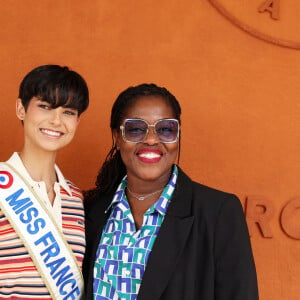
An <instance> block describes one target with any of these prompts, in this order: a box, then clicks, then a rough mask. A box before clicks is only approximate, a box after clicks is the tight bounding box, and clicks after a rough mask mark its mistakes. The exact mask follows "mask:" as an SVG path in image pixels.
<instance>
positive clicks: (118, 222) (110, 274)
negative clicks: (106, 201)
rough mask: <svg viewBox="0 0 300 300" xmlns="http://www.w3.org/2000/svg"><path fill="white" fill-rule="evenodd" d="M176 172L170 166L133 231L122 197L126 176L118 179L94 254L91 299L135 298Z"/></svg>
mask: <svg viewBox="0 0 300 300" xmlns="http://www.w3.org/2000/svg"><path fill="white" fill-rule="evenodd" d="M177 173H178V171H177V167H176V166H175V165H174V168H173V172H172V175H171V177H170V180H169V183H168V184H167V185H166V187H165V188H164V190H163V192H162V194H161V196H160V197H159V199H158V200H157V202H156V203H154V204H153V205H152V206H151V207H150V208H149V209H148V210H147V211H146V212H145V214H144V219H143V225H142V226H141V228H140V229H139V230H137V231H136V227H135V223H134V219H133V216H132V213H131V210H130V206H129V203H128V200H127V197H126V194H125V188H126V185H127V177H126V176H125V177H124V179H123V180H122V182H121V184H120V185H119V187H118V189H117V191H116V193H115V196H114V198H113V200H112V203H111V205H110V207H109V209H108V210H110V208H111V213H110V216H109V218H108V220H107V223H106V226H105V227H104V229H103V232H102V237H101V241H100V244H99V247H98V251H97V254H96V262H95V265H94V299H96V300H111V299H113V300H119V299H122V300H123V299H124V300H135V299H137V295H138V292H139V288H140V285H141V282H142V278H143V274H144V272H145V268H146V265H147V261H148V258H149V255H150V253H151V250H152V248H153V245H154V242H155V239H156V237H157V235H158V232H159V229H160V227H161V224H162V222H163V220H164V216H165V214H166V212H167V209H168V205H169V203H170V200H171V197H172V194H173V192H174V189H175V185H176V180H177Z"/></svg>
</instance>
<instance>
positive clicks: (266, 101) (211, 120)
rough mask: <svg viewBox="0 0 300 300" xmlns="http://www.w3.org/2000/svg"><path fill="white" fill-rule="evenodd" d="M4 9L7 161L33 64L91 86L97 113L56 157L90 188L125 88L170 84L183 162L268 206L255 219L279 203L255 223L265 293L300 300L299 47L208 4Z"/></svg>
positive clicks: (209, 180) (12, 5) (53, 4)
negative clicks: (251, 29) (297, 201)
mask: <svg viewBox="0 0 300 300" xmlns="http://www.w3.org/2000/svg"><path fill="white" fill-rule="evenodd" d="M0 13H1V18H0V23H1V26H0V40H1V46H0V59H1V71H0V78H1V82H2V88H1V91H0V99H1V109H0V117H1V123H0V124H1V125H0V134H1V141H2V142H1V146H0V160H6V159H7V158H8V157H9V156H10V154H11V152H12V151H15V150H20V149H21V146H22V127H21V125H20V122H19V121H18V120H17V119H16V117H15V99H16V97H17V93H18V85H19V82H20V80H21V79H22V77H23V75H24V74H25V73H26V72H28V71H29V70H30V69H32V68H33V67H35V66H37V65H41V64H46V63H57V64H62V65H68V66H70V67H72V68H73V69H74V70H76V71H78V72H79V73H81V74H82V75H83V76H84V77H85V78H86V80H87V82H88V84H89V87H90V95H91V105H90V108H89V110H88V111H87V112H86V113H85V115H84V116H83V118H82V121H81V124H80V128H79V130H78V134H77V136H76V138H75V140H74V142H73V143H72V144H71V145H70V146H68V147H67V148H66V149H64V150H63V151H62V152H61V153H60V154H59V157H58V160H59V164H60V166H61V168H62V169H63V170H64V173H65V174H66V175H67V177H69V178H70V179H71V180H73V181H74V182H76V183H77V184H78V185H79V186H80V187H81V188H84V189H86V188H89V187H91V186H92V185H93V182H94V179H95V175H96V172H97V170H98V168H99V166H100V164H101V163H102V162H103V159H104V156H105V154H106V153H107V151H108V150H109V147H110V145H111V142H110V132H109V127H108V122H109V111H110V108H111V105H112V102H113V100H114V99H115V97H116V96H117V94H118V93H119V92H120V91H121V90H123V89H124V88H126V87H127V86H129V85H134V84H137V83H142V82H155V83H157V84H159V85H163V86H166V87H167V88H169V89H170V91H172V92H173V93H174V94H175V95H176V96H177V97H178V99H179V100H180V102H181V104H182V108H183V137H182V153H181V162H180V164H181V166H182V167H183V168H184V169H185V170H186V171H187V172H188V173H189V174H190V176H191V177H192V178H193V179H195V180H197V181H199V182H202V183H204V184H207V185H210V186H213V187H216V188H219V189H222V190H226V191H230V192H233V193H236V194H237V195H238V196H239V197H240V199H241V202H242V203H243V204H245V201H246V198H247V197H249V199H250V200H251V199H252V200H253V196H258V197H259V199H260V200H259V202H260V204H262V205H264V203H266V201H267V200H264V198H266V199H268V201H269V204H268V205H267V207H265V208H261V207H260V209H259V207H258V208H257V209H256V211H255V212H254V214H256V215H260V214H264V213H265V212H266V211H265V209H267V211H268V212H269V211H270V212H271V209H272V210H273V215H271V216H270V219H269V220H268V221H267V223H266V224H265V225H264V226H265V228H264V229H266V228H267V229H269V234H270V232H271V235H272V237H271V238H265V237H263V236H262V234H261V232H260V231H259V228H258V227H257V226H256V225H255V227H254V228H253V231H252V238H251V241H252V245H253V251H254V255H255V259H256V264H257V271H258V279H259V286H260V295H261V299H263V300H269V299H272V300H282V299H286V300H296V299H299V295H300V285H299V278H300V240H299V239H296V238H291V237H289V236H288V235H287V234H286V233H285V232H284V231H283V229H282V228H281V223H280V216H281V211H282V210H283V207H284V206H285V205H286V204H287V203H288V201H290V200H291V199H293V198H295V197H300V184H299V171H300V159H299V153H300V138H299V136H300V101H299V96H300V83H299V75H300V52H299V50H294V49H290V48H284V47H279V46H276V45H273V44H271V43H267V42H265V41H262V40H260V39H257V38H255V37H253V36H251V35H249V34H248V33H246V32H244V31H243V30H241V29H239V28H238V27H236V26H234V25H233V24H232V23H230V22H229V21H228V20H227V19H226V18H224V17H223V16H222V15H221V14H220V13H218V12H217V10H216V9H215V8H214V7H213V6H212V5H211V4H210V3H209V2H208V1H206V0H189V1H187V0H176V1H173V0H162V1H150V0H142V1H137V0H135V1H134V0H127V1H125V0H114V1H107V0H101V1H100V0H99V1H96V0H91V1H80V0H68V1H67V0H66V1H53V0H43V1H38V0H24V1H11V0H7V1H2V2H1V8H0ZM295 30H296V26H295ZM252 200H251V201H252ZM251 203H252V202H251ZM299 217H300V215H299V209H298V210H294V211H293V213H292V214H291V215H290V219H289V220H290V226H292V229H293V230H294V231H293V232H296V231H297V230H298V233H299V230H300V229H299V226H300V223H299V220H300V218H299ZM249 221H251V220H250V219H249ZM251 224H252V223H251ZM283 225H286V224H283Z"/></svg>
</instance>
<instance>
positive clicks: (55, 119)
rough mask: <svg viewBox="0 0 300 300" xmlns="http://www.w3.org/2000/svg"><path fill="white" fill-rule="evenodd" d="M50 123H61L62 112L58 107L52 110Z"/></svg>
mask: <svg viewBox="0 0 300 300" xmlns="http://www.w3.org/2000/svg"><path fill="white" fill-rule="evenodd" d="M50 123H51V124H53V125H59V124H60V123H61V113H60V111H59V109H58V108H55V109H52V110H51V116H50Z"/></svg>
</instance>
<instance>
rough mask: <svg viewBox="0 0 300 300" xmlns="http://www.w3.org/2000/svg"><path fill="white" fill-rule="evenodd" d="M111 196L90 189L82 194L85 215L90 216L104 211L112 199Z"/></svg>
mask: <svg viewBox="0 0 300 300" xmlns="http://www.w3.org/2000/svg"><path fill="white" fill-rule="evenodd" d="M113 195H114V194H113V193H112V194H104V193H100V192H99V191H97V189H91V190H88V191H84V192H83V197H84V200H83V203H84V210H85V212H86V214H87V215H89V214H92V213H93V212H94V211H105V210H106V209H107V208H108V206H109V204H110V202H111V201H112V198H113Z"/></svg>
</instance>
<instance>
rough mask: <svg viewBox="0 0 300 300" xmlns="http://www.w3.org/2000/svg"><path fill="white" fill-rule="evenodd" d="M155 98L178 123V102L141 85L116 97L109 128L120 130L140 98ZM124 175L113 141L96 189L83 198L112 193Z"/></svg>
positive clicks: (152, 86) (164, 92) (163, 91)
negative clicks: (160, 99)
mask: <svg viewBox="0 0 300 300" xmlns="http://www.w3.org/2000/svg"><path fill="white" fill-rule="evenodd" d="M147 96H156V97H160V98H162V99H164V100H165V101H166V102H167V103H168V105H170V107H171V108H172V110H173V113H174V118H175V119H177V120H178V121H179V123H181V121H180V115H181V107H180V104H179V102H178V100H177V99H176V98H175V96H174V95H172V94H171V93H170V92H169V91H168V90H167V89H166V88H164V87H159V86H157V85H155V84H154V83H150V84H147V83H143V84H140V85H137V86H134V87H129V88H127V89H126V90H124V91H123V92H121V94H120V95H119V96H118V97H117V99H116V101H115V102H114V104H113V107H112V111H111V118H110V128H111V131H112V133H113V131H114V130H120V125H121V122H122V119H123V118H124V115H125V114H126V112H127V109H129V108H130V107H131V106H132V105H134V104H135V102H136V101H138V99H140V98H141V97H147ZM179 156H180V137H179V152H178V161H179ZM125 174H126V167H125V165H124V163H123V161H122V158H121V154H120V150H119V149H118V148H117V146H116V144H115V141H114V140H113V145H112V147H111V149H110V151H109V153H108V154H107V156H106V159H105V161H104V163H103V165H102V167H101V169H100V171H99V173H98V176H97V179H96V183H95V184H96V187H95V189H93V190H90V191H87V192H85V198H86V199H89V198H93V197H95V196H96V195H97V194H98V193H113V192H114V191H115V190H116V188H117V187H118V184H119V183H120V181H121V179H122V178H123V177H124V176H125Z"/></svg>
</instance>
